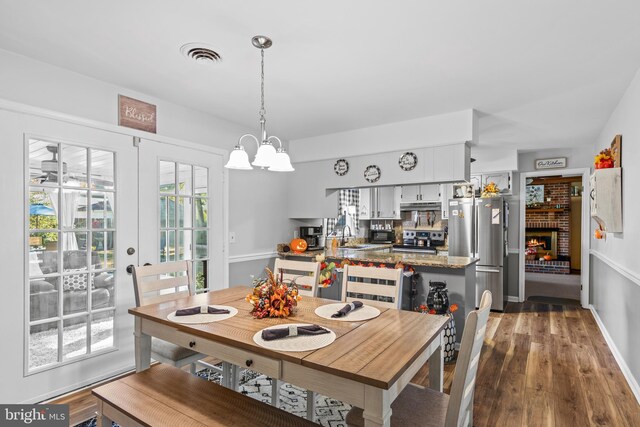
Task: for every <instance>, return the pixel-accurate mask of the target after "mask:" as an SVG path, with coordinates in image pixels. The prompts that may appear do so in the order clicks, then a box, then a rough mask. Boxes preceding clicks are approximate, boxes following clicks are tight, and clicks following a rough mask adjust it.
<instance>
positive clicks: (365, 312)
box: [315, 302, 380, 322]
mask: <svg viewBox="0 0 640 427" xmlns="http://www.w3.org/2000/svg"><path fill="white" fill-rule="evenodd" d="M346 304H347V303H346V302H339V303H335V304H327V305H321V306H320V307H318V308H316V310H315V313H316V315H318V316H320V317H322V318H324V319H329V320H339V321H342V322H362V321H363V320H369V319H374V318H376V317H378V316H380V310H378V309H377V308H375V307H373V306H370V305H366V304H365V305H363V306H362V307H361V308H358V309H357V310H353V311H350V312H349V313H347V315H346V316H342V317H331V315H332V314H335V313H336V312H337V311H338V310H340V309H341V308H342V307H344V306H345V305H346Z"/></svg>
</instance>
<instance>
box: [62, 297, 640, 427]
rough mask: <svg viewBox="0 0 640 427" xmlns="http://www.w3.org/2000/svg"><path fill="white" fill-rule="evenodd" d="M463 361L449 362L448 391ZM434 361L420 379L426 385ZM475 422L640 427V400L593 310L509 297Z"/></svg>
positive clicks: (487, 352) (88, 408)
mask: <svg viewBox="0 0 640 427" xmlns="http://www.w3.org/2000/svg"><path fill="white" fill-rule="evenodd" d="M454 370H455V364H454V363H451V364H446V365H445V375H444V382H445V384H444V385H445V391H447V392H448V391H449V389H450V387H451V382H452V381H453V373H454ZM428 372H429V369H428V366H427V365H425V367H424V368H423V369H422V370H421V371H420V372H419V373H418V374H417V375H416V376H415V377H414V380H413V381H414V382H416V383H419V384H423V385H426V384H427V379H428ZM52 403H68V404H69V405H70V412H71V420H72V425H73V424H75V423H79V422H81V421H84V420H86V419H87V418H90V417H91V416H93V413H94V412H95V401H94V400H93V398H92V397H91V395H90V391H80V392H78V393H75V394H73V395H69V396H67V397H65V398H63V399H58V400H56V401H54V402H52ZM474 425H475V426H476V427H484V426H518V427H519V426H558V427H563V426H588V425H592V426H629V427H633V426H640V405H638V402H637V401H636V399H635V397H634V395H633V393H632V391H631V389H630V388H629V386H628V385H627V383H626V381H625V379H624V377H623V375H622V372H621V371H620V369H619V368H618V365H617V363H616V361H615V359H614V358H613V355H612V354H611V351H610V350H609V347H608V346H607V344H606V342H605V340H604V338H603V336H602V334H601V333H600V330H599V329H598V326H597V325H596V322H595V319H594V318H593V316H592V314H591V312H590V311H589V310H583V309H582V308H580V307H579V306H577V305H570V304H567V305H560V304H551V303H544V302H525V303H509V304H508V305H507V309H506V311H505V312H504V313H491V315H490V317H489V322H488V325H487V333H486V337H485V345H484V347H483V349H482V354H481V359H480V368H479V370H478V378H477V382H476V391H475V401H474Z"/></svg>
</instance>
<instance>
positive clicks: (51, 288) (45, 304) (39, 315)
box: [29, 277, 59, 321]
mask: <svg viewBox="0 0 640 427" xmlns="http://www.w3.org/2000/svg"><path fill="white" fill-rule="evenodd" d="M58 280H59V279H58V278H57V277H47V278H38V279H31V280H29V305H30V309H31V310H30V313H29V316H30V320H31V321H35V320H43V319H50V318H55V317H58V315H59V313H58V301H59V298H58V297H59V287H58Z"/></svg>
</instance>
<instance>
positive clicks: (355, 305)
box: [331, 301, 364, 317]
mask: <svg viewBox="0 0 640 427" xmlns="http://www.w3.org/2000/svg"><path fill="white" fill-rule="evenodd" d="M363 305H364V304H362V302H361V301H354V302H352V303H349V304H347V305H345V306H344V307H342V308H341V309H340V310H338V311H337V312H335V313H334V314H332V315H331V317H343V316H346V315H347V313H349V312H350V311H353V310H357V309H359V308H360V307H362V306H363Z"/></svg>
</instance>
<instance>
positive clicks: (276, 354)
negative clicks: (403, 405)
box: [129, 287, 448, 427]
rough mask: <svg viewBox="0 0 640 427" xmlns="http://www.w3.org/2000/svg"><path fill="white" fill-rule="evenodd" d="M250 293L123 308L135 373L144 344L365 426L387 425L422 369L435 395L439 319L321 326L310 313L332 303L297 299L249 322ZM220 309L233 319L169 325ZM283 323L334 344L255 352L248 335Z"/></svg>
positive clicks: (398, 313)
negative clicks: (237, 372) (350, 415)
mask: <svg viewBox="0 0 640 427" xmlns="http://www.w3.org/2000/svg"><path fill="white" fill-rule="evenodd" d="M250 291H251V288H248V287H233V288H228V289H223V290H217V291H212V292H207V293H202V294H198V295H194V296H190V297H186V298H181V299H177V300H173V301H166V302H162V303H159V304H151V305H146V306H142V307H137V308H131V309H129V313H130V314H132V315H133V316H135V359H136V370H137V371H138V372H139V371H142V370H145V369H147V368H149V366H150V363H151V337H152V336H153V337H157V338H160V339H163V340H165V341H169V342H172V343H174V344H177V345H180V346H183V347H186V348H190V349H192V350H194V351H198V352H200V353H203V354H207V355H211V356H213V357H215V358H217V359H220V360H223V361H225V362H229V363H232V364H234V365H238V366H240V367H246V368H249V369H251V370H253V371H256V372H259V373H262V374H265V375H267V376H269V377H271V378H273V379H278V380H281V381H284V382H288V383H290V384H294V385H296V386H299V387H302V388H305V389H307V390H312V391H314V392H317V393H320V394H322V395H325V396H329V397H332V398H334V399H337V400H340V401H343V402H345V403H348V404H351V405H354V406H357V407H360V408H363V410H364V418H365V425H366V426H368V427H369V426H388V425H390V417H391V403H392V402H393V401H394V399H395V398H396V397H398V395H399V394H400V392H401V391H402V390H403V388H404V387H405V386H406V385H407V384H408V383H409V381H410V380H411V379H412V378H413V376H414V375H415V374H416V373H417V372H418V370H419V369H420V368H421V367H422V366H423V365H424V364H425V363H426V362H427V361H428V362H429V386H430V387H431V388H433V389H436V390H438V391H442V378H443V352H442V344H443V343H442V331H443V329H444V327H445V324H446V323H447V321H448V318H447V317H445V316H434V315H424V314H420V313H415V312H410V311H404V310H396V309H384V308H381V309H380V311H381V313H380V315H379V316H378V317H376V318H374V319H370V320H366V321H360V322H349V321H338V320H328V319H325V318H322V317H319V316H317V315H316V314H315V312H314V311H315V309H316V308H317V307H319V306H321V305H324V304H332V303H336V301H334V300H327V299H322V298H313V297H305V298H303V299H302V300H301V301H299V302H298V306H297V308H296V310H295V312H294V314H293V315H291V316H289V317H288V318H284V319H277V318H264V319H255V318H254V317H253V316H252V315H251V308H252V307H251V305H250V304H249V303H248V302H247V301H246V300H245V297H246V295H247V294H248V293H250ZM213 304H215V305H228V306H232V307H235V308H237V309H238V314H237V315H235V316H233V317H231V318H228V319H225V320H221V321H217V322H211V323H202V324H182V323H175V322H172V321H170V320H168V319H167V316H168V315H169V314H170V313H172V312H174V311H175V310H177V309H180V308H186V307H193V306H201V305H213ZM288 323H311V324H317V325H320V326H323V327H325V328H328V329H330V330H332V331H333V332H335V334H336V339H335V341H334V342H333V343H331V344H329V345H328V346H326V347H323V348H320V349H318V350H313V351H303V352H282V351H275V350H270V349H267V348H264V347H261V346H259V345H258V344H256V343H255V342H254V340H253V336H254V335H255V334H256V332H258V331H260V330H262V329H264V328H266V327H273V326H278V325H285V324H288Z"/></svg>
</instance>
